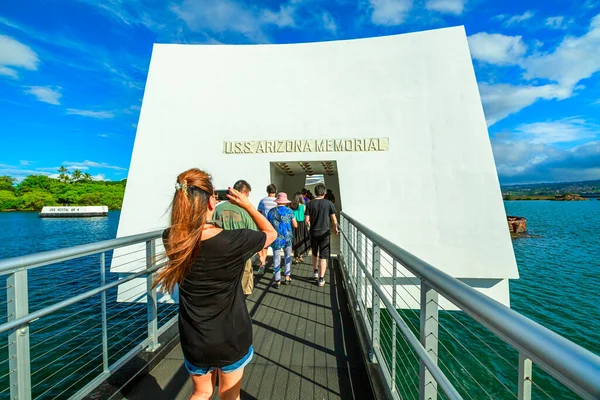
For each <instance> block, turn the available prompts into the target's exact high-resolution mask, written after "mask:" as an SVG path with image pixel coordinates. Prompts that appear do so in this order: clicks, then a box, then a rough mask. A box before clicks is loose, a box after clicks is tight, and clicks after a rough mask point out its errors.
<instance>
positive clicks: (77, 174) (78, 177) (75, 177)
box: [71, 169, 83, 182]
mask: <svg viewBox="0 0 600 400" xmlns="http://www.w3.org/2000/svg"><path fill="white" fill-rule="evenodd" d="M71 179H72V180H73V181H75V182H79V181H80V180H82V179H83V174H82V173H81V171H80V170H78V169H76V170H75V171H73V173H71Z"/></svg>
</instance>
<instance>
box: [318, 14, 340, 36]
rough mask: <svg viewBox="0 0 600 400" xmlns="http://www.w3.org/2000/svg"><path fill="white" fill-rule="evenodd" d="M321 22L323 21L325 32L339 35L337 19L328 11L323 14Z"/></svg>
mask: <svg viewBox="0 0 600 400" xmlns="http://www.w3.org/2000/svg"><path fill="white" fill-rule="evenodd" d="M321 20H322V21H323V28H325V30H327V31H329V32H331V33H333V34H336V33H337V30H338V26H337V23H336V22H335V18H334V17H333V16H332V15H331V14H329V13H328V12H327V11H324V12H323V13H322V14H321Z"/></svg>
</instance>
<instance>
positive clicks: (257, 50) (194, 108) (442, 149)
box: [113, 27, 518, 304]
mask: <svg viewBox="0 0 600 400" xmlns="http://www.w3.org/2000/svg"><path fill="white" fill-rule="evenodd" d="M368 137H388V138H389V151H388V152H374V153H348V152H339V153H283V154H270V155H269V154H246V155H233V154H224V153H223V141H239V140H283V139H320V138H327V139H333V138H368ZM298 160H302V161H312V160H323V161H324V160H335V161H337V168H338V171H339V191H338V192H336V195H337V197H338V198H343V202H344V211H345V212H346V213H348V214H349V215H351V216H352V217H354V218H355V219H357V220H358V221H362V222H364V224H365V225H367V226H368V227H370V228H371V229H373V230H374V231H376V232H378V233H380V234H381V235H383V236H385V237H387V238H389V239H390V240H391V241H393V242H395V243H397V244H398V245H399V246H401V247H403V248H404V249H406V250H408V251H410V252H412V253H414V254H415V255H417V256H418V257H420V258H422V259H424V260H426V261H427V262H429V263H431V264H433V265H435V266H436V267H438V268H440V269H442V270H444V271H445V272H447V273H449V274H451V275H453V276H455V277H458V278H482V279H483V278H485V279H488V278H489V279H496V280H498V281H503V280H505V279H506V278H518V271H517V268H516V262H515V258H514V254H513V249H512V244H511V241H510V236H509V232H508V230H507V227H506V219H505V213H504V206H503V203H502V197H501V193H500V187H499V183H498V178H497V173H496V169H495V165H494V159H493V156H492V150H491V146H490V141H489V138H488V133H487V126H486V123H485V118H484V114H483V109H482V106H481V100H480V97H479V92H478V88H477V83H476V80H475V74H474V71H473V66H472V63H471V58H470V54H469V48H468V45H467V39H466V35H465V32H464V29H463V28H462V27H456V28H446V29H440V30H433V31H427V32H418V33H411V34H406V35H396V36H388V37H380V38H372V39H361V40H349V41H334V42H323V43H310V44H291V45H252V46H215V45H211V46H204V45H162V44H157V45H155V46H154V50H153V54H152V61H151V64H150V69H149V73H148V80H147V84H146V91H145V94H144V99H143V105H142V110H141V115H140V121H139V124H138V131H137V136H136V140H135V145H134V150H133V156H132V160H131V166H130V171H129V177H128V178H129V179H128V185H127V190H126V193H125V199H124V203H123V211H122V214H121V220H120V223H119V230H118V236H125V235H130V234H134V233H139V232H143V231H148V230H152V229H156V228H158V227H164V226H166V225H167V223H168V213H167V211H168V207H169V203H170V201H171V198H172V196H173V193H174V184H175V178H176V176H177V174H178V173H180V172H182V171H184V170H186V169H188V168H191V167H199V168H202V169H205V170H207V171H209V172H210V173H212V174H213V177H214V183H215V186H216V187H217V188H223V187H227V186H228V185H231V184H232V183H233V182H235V181H236V180H237V179H240V178H243V179H246V180H248V181H249V182H250V184H251V185H252V186H253V189H254V190H253V192H252V196H251V198H252V200H253V201H254V202H255V203H257V202H258V201H259V199H260V198H261V197H263V196H264V188H265V187H266V186H267V184H268V183H269V182H270V180H271V166H270V162H271V161H281V162H285V161H290V162H291V161H298ZM365 193H369V194H370V195H365ZM375 195H376V197H375ZM123 252H124V251H123ZM123 252H122V253H123ZM122 259H123V260H126V257H122ZM128 268H129V267H128V266H123V267H119V264H118V263H117V264H115V266H114V267H113V270H114V271H119V270H120V271H125V270H127V269H128ZM494 287H495V288H496V289H485V290H484V291H485V292H486V293H488V294H489V295H491V296H492V297H494V298H497V299H498V300H500V301H502V302H504V303H505V304H507V303H508V285H506V284H502V285H496V286H494Z"/></svg>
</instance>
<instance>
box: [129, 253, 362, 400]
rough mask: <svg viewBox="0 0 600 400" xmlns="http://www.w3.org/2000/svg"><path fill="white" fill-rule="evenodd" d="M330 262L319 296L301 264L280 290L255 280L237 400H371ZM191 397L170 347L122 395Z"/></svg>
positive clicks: (180, 358) (177, 356) (182, 369)
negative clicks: (250, 334) (249, 356)
mask: <svg viewBox="0 0 600 400" xmlns="http://www.w3.org/2000/svg"><path fill="white" fill-rule="evenodd" d="M336 262H337V261H336V260H335V259H334V260H333V261H332V263H333V265H334V268H333V271H332V270H331V269H330V270H329V272H328V276H327V284H326V285H325V286H324V287H321V288H320V287H318V286H317V285H316V284H315V281H314V280H313V279H312V267H311V266H310V265H307V264H301V265H293V266H292V276H293V277H294V279H295V280H294V283H293V284H292V285H288V286H282V287H281V288H280V289H279V290H276V289H273V288H271V287H270V283H271V280H272V276H273V275H272V273H267V274H265V275H263V276H260V275H256V276H255V290H254V293H253V294H252V295H251V296H250V297H249V298H248V310H249V312H250V316H251V317H252V321H253V324H254V344H253V346H254V351H255V354H254V358H253V360H252V362H251V363H250V364H249V365H248V366H247V367H246V370H245V372H244V380H243V383H242V395H241V398H242V399H276V398H279V399H302V400H304V399H361V400H368V399H371V398H373V394H372V391H371V387H370V385H369V378H368V376H367V372H366V368H365V365H364V362H363V357H362V355H361V353H360V347H359V343H358V339H357V336H356V331H355V329H354V323H353V321H352V319H351V317H350V314H349V311H348V306H347V303H346V296H345V293H344V289H343V287H342V284H341V275H340V273H339V272H338V271H337V265H336ZM191 393H192V383H191V380H190V378H189V375H188V374H187V371H186V370H185V367H184V366H183V356H182V353H181V347H180V346H179V345H177V347H175V348H174V349H173V350H172V351H171V352H170V353H169V354H168V355H167V356H166V357H165V358H164V359H163V360H162V361H161V362H160V363H159V364H158V365H157V366H156V367H155V368H154V369H153V370H152V371H151V372H150V374H149V375H147V376H145V377H144V378H142V379H141V380H140V381H139V383H138V384H137V385H136V386H134V387H133V388H132V389H131V390H130V391H129V392H128V393H122V394H123V395H124V396H125V398H126V399H131V400H134V399H135V400H138V399H139V400H141V399H188V398H189V396H190V395H191ZM214 398H217V396H216V395H215V396H214Z"/></svg>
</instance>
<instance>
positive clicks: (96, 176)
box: [92, 174, 110, 181]
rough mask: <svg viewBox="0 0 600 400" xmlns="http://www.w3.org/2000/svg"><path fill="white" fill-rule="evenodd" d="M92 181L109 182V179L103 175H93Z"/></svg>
mask: <svg viewBox="0 0 600 400" xmlns="http://www.w3.org/2000/svg"><path fill="white" fill-rule="evenodd" d="M92 179H93V180H95V181H109V180H110V179H106V175H104V174H98V175H93V176H92Z"/></svg>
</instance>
